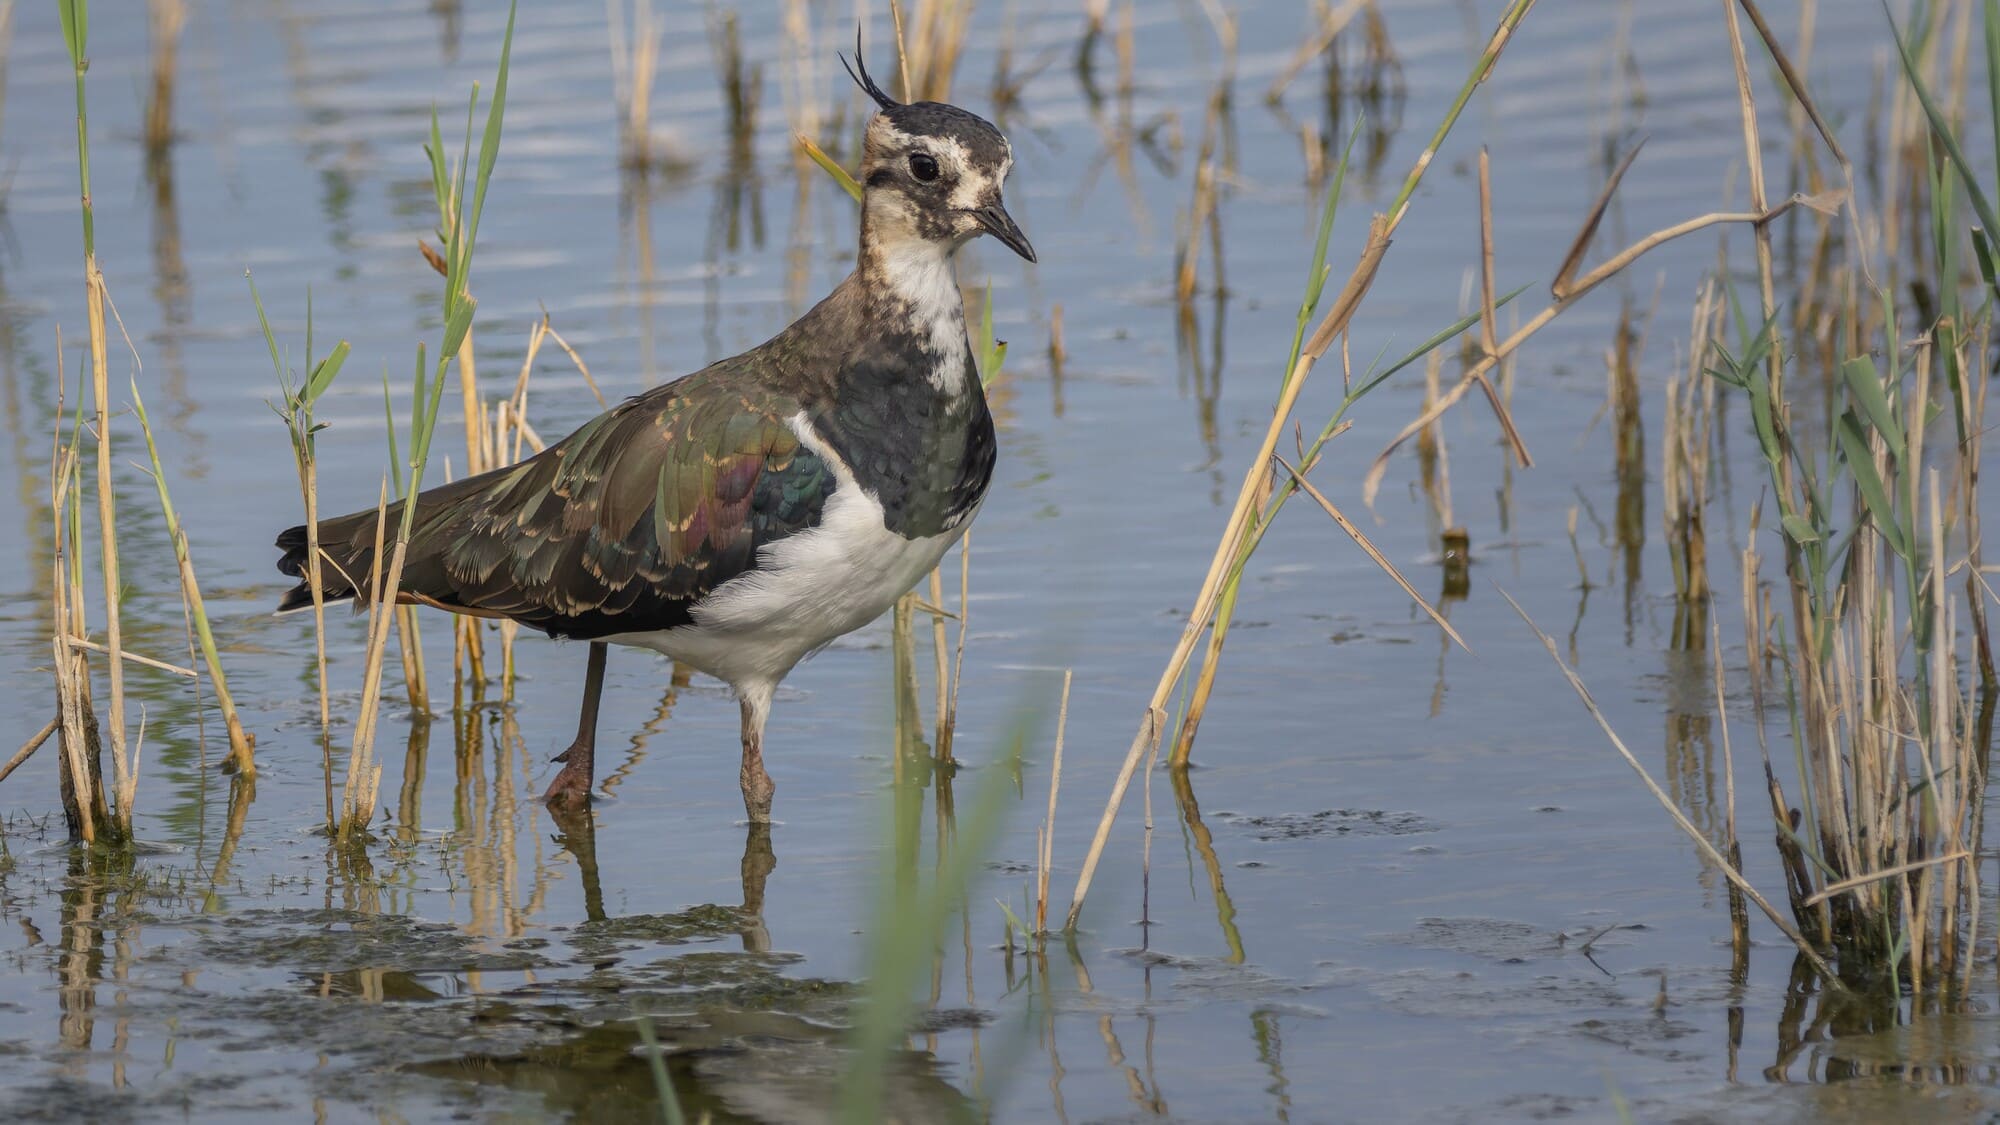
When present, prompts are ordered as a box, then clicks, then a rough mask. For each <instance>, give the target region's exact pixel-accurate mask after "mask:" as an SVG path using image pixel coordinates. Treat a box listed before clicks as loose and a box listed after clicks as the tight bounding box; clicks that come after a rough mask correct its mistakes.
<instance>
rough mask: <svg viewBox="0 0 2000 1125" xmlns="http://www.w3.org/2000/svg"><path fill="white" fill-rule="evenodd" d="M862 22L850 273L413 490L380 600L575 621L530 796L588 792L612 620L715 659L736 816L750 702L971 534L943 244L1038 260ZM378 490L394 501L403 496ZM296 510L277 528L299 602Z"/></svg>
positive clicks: (534, 620) (995, 154) (356, 573)
mask: <svg viewBox="0 0 2000 1125" xmlns="http://www.w3.org/2000/svg"><path fill="white" fill-rule="evenodd" d="M860 46H861V44H860V37H859V36H858V35H857V36H856V41H855V58H854V63H853V65H852V66H849V65H847V59H846V57H845V56H844V55H843V56H842V58H841V63H842V65H843V66H844V67H845V68H846V70H847V73H848V76H849V77H850V78H852V79H853V80H854V82H855V84H856V85H857V86H859V87H860V88H861V89H862V91H863V92H864V93H865V94H866V95H867V96H868V97H869V98H870V99H871V100H872V101H873V102H874V103H875V106H876V112H875V113H874V114H873V115H872V116H871V117H870V119H869V121H868V124H867V126H866V128H865V131H864V134H863V145H862V158H861V174H860V176H859V177H858V179H859V181H860V183H861V188H862V191H861V223H860V245H859V251H858V253H857V255H856V259H855V266H854V270H853V272H852V273H850V274H849V275H848V276H847V277H846V278H845V279H844V280H842V281H841V282H840V283H839V284H838V285H836V286H835V287H834V288H833V290H832V291H831V292H830V293H829V294H828V295H827V296H826V297H825V298H824V299H823V300H821V301H820V302H819V303H818V304H817V305H815V306H813V308H812V309H810V310H809V311H807V312H806V313H805V314H804V315H803V316H801V317H800V318H799V319H798V320H797V321H795V322H794V323H792V324H791V325H790V326H788V327H786V328H785V329H784V330H783V331H781V332H779V333H778V334H777V335H775V336H773V337H771V338H770V339H769V340H766V341H765V342H764V343H762V344H759V345H757V346H756V347H754V348H751V349H750V350H749V351H746V352H744V353H742V354H740V355H736V356H732V357H730V358H728V359H723V360H719V361H717V362H715V363H712V364H710V365H708V366H707V367H704V368H701V369H700V370H698V371H695V372H694V373H692V374H689V375H685V376H683V377H681V378H679V379H676V380H674V381H672V382H668V383H665V384H662V385H660V386H657V387H654V388H652V389H650V390H647V391H644V392H642V393H640V394H638V395H635V396H633V397H631V398H628V399H625V400H624V401H623V402H621V403H619V404H618V405H617V406H615V407H613V408H611V409H610V410H608V411H606V412H605V413H603V414H600V415H598V416H597V417H595V418H593V419H591V420H590V421H588V422H586V423H584V424H583V425H582V426H581V427H580V428H578V429H577V430H576V431H575V432H574V433H572V434H570V435H569V436H567V437H565V438H563V439H562V440H561V441H558V442H555V443H554V444H552V445H549V446H548V447H547V448H545V449H543V450H542V451H541V452H540V453H537V454H535V455H534V456H533V457H530V458H529V459H527V460H525V461H522V462H519V463H517V464H514V465H510V466H505V467H502V468H498V469H494V470H492V471H490V472H485V473H481V474H478V475H476V476H471V477H467V478H465V479H463V480H458V481H453V482H451V483H448V484H444V485H440V486H438V487H435V488H431V489H428V490H426V491H423V492H421V493H419V494H418V495H417V497H416V506H417V507H416V512H415V514H414V516H413V519H412V524H411V531H410V537H409V542H408V546H407V549H406V556H405V562H404V567H403V574H402V583H401V588H400V590H399V591H398V598H397V600H398V601H399V602H403V603H412V604H418V605H427V606H432V607H434V608H437V609H442V610H446V611H449V612H451V613H456V614H468V615H472V616H476V617H486V618H499V619H505V620H511V621H516V622H519V623H520V624H521V625H524V626H528V627H530V628H535V629H540V630H542V631H543V632H545V633H547V634H548V635H550V636H551V637H555V638H558V639H566V640H580V641H585V642H587V643H588V645H589V658H588V661H587V665H586V670H585V676H584V687H583V701H582V706H581V709H580V713H579V715H578V719H577V733H576V738H575V740H574V741H573V742H572V743H571V744H570V745H569V747H568V748H567V749H565V750H563V751H562V752H561V753H559V754H557V755H556V756H555V760H556V761H558V762H561V763H562V769H561V770H560V771H559V772H558V773H557V774H556V776H555V778H554V779H553V780H552V781H551V782H550V784H549V786H548V790H547V792H545V793H544V794H543V798H544V800H545V801H547V802H548V803H549V804H550V805H551V806H553V807H557V808H562V809H574V808H579V807H582V806H585V805H587V804H588V803H589V802H590V799H591V789H592V786H593V784H594V780H593V771H594V763H593V756H594V749H595V743H596V732H597V712H598V703H599V698H600V696H601V695H602V692H603V688H604V667H605V662H606V655H607V651H608V647H609V646H610V645H620V646H629V647H636V648H641V649H651V650H653V651H656V652H659V653H663V654H665V655H667V656H669V657H671V658H672V659H674V660H675V661H678V662H681V663H683V664H686V665H688V666H691V667H693V668H694V669H696V670H698V671H701V672H704V673H706V674H708V675H710V676H713V677H715V678H717V679H720V680H722V681H723V682H725V683H727V684H728V685H729V686H730V688H731V689H732V690H733V691H734V694H735V696H736V699H737V703H738V709H739V712H740V718H741V733H742V740H741V741H742V760H741V769H740V771H739V780H740V783H741V788H742V792H743V807H744V811H745V813H746V814H747V815H748V817H749V819H750V822H751V823H753V824H764V823H769V822H770V819H771V804H772V793H773V791H774V789H775V786H774V784H773V782H772V781H771V777H770V773H769V771H768V770H767V769H766V768H765V766H764V726H765V722H766V720H767V719H768V717H769V714H770V709H771V699H772V695H773V693H774V692H775V690H776V689H777V687H778V684H779V683H780V682H781V681H782V680H784V678H785V677H786V676H787V675H788V674H789V673H790V672H791V671H792V669H793V668H794V667H795V666H797V665H798V663H799V662H800V661H801V660H803V659H805V658H806V657H807V656H809V655H810V654H812V653H814V652H816V651H818V650H819V649H821V648H823V647H825V646H826V645H827V644H828V643H830V642H831V641H833V640H834V639H835V638H837V637H840V636H842V635H844V634H846V633H849V632H852V631H853V630H855V629H858V628H860V627H862V626H864V625H866V624H868V623H869V622H871V621H873V620H875V619H876V618H878V617H880V616H881V615H882V614H883V613H884V612H885V611H886V610H888V609H889V608H890V606H891V605H892V604H894V602H895V601H896V599H897V598H898V597H900V596H902V595H903V594H904V593H905V592H907V591H908V590H909V589H910V588H911V587H912V586H914V585H915V584H916V583H917V581H918V580H919V579H920V578H921V577H922V576H923V575H925V574H927V573H929V572H930V571H931V570H932V569H933V568H934V567H935V566H936V565H937V563H938V560H939V559H940V558H941V557H942V556H943V555H944V553H945V551H946V550H948V549H949V548H950V547H951V545H952V544H954V543H956V542H957V541H958V540H959V538H960V537H961V536H963V535H964V534H965V531H966V529H967V527H968V526H969V525H970V524H971V522H972V519H973V517H974V516H975V515H976V514H977V513H978V511H979V508H980V505H981V503H982V501H983V500H984V499H985V496H986V493H987V487H988V485H989V483H990V482H991V480H992V477H993V467H994V461H995V457H996V453H997V449H996V441H995V435H994V428H993V416H992V413H991V412H990V411H989V409H988V407H987V403H986V395H985V391H984V389H983V387H982V385H981V382H980V377H979V372H978V370H977V367H976V364H975V362H974V359H973V354H972V345H971V341H970V339H969V338H968V337H967V335H966V328H965V302H964V298H963V296H962V294H961V292H960V290H959V287H958V280H957V276H956V269H955V256H956V254H957V252H958V250H959V249H960V248H961V247H963V246H964V245H965V244H966V243H968V242H970V241H971V240H972V239H973V238H976V237H979V236H982V235H985V236H990V237H992V238H994V239H995V240H997V241H999V242H1000V243H1001V244H1002V245H1004V246H1006V247H1007V248H1008V249H1010V250H1012V251H1013V252H1014V253H1016V254H1018V255H1020V256H1021V257H1022V258H1023V259H1025V260H1026V261H1028V262H1030V263H1033V262H1034V261H1035V260H1036V258H1035V251H1034V247H1033V246H1032V245H1030V243H1029V241H1028V238H1027V236H1026V235H1025V234H1023V233H1022V232H1021V228H1020V227H1019V226H1018V225H1017V224H1016V223H1015V221H1014V219H1013V218H1012V217H1011V216H1010V215H1009V214H1008V212H1007V208H1006V205H1005V203H1004V202H1003V200H1002V197H1001V189H1002V187H1003V186H1004V184H1005V183H1006V180H1007V176H1008V173H1009V172H1010V171H1011V170H1012V168H1013V163H1014V153H1013V148H1012V146H1011V145H1010V144H1009V143H1008V141H1007V138H1006V137H1005V136H1004V135H1002V133H1001V132H1000V130H999V129H998V128H996V127H995V126H994V125H993V124H992V123H991V122H988V121H987V120H985V119H984V118H982V117H980V116H978V115H977V114H975V113H972V112H971V111H969V110H965V109H962V108H960V107H958V106H954V105H949V104H945V103H941V102H928V101H915V102H909V103H904V102H899V101H896V100H895V99H894V98H892V97H890V96H889V95H888V94H887V93H885V92H884V91H883V90H882V89H881V87H880V86H878V85H877V84H876V83H875V81H874V79H873V78H871V77H870V76H869V74H868V68H867V66H866V64H865V63H864V62H863V60H862V58H861V49H860ZM403 503H407V501H397V502H394V503H392V504H390V505H389V511H388V524H387V526H391V527H394V526H397V523H398V521H399V520H400V518H401V512H402V508H401V506H402V504H403ZM377 519H378V512H377V510H376V509H368V510H365V511H360V512H354V513H351V514H348V515H343V516H338V517H335V518H331V519H326V520H322V521H320V523H319V534H318V536H317V539H318V542H319V548H320V552H321V555H322V559H323V560H324V562H325V563H327V564H330V565H323V566H321V568H320V595H321V599H322V601H323V602H329V603H330V602H339V601H343V600H355V601H365V593H364V591H365V589H366V588H367V585H366V584H365V583H362V581H361V580H362V579H364V578H366V577H367V576H369V575H371V574H372V573H373V571H374V567H375V565H376V563H377V561H378V560H377V558H376V527H377ZM307 542H308V540H307V535H306V528H305V526H304V525H300V526H296V527H291V528H287V529H286V530H285V531H284V532H282V533H281V534H280V535H279V536H278V539H277V546H278V548H279V549H280V550H281V551H282V552H283V554H282V556H281V558H280V559H279V562H278V569H279V570H280V571H281V572H283V573H285V574H287V575H290V576H292V577H295V578H299V579H300V580H301V581H300V582H299V584H298V585H297V586H295V587H293V588H291V589H290V590H288V591H287V592H286V593H285V594H284V596H283V597H282V599H281V600H280V603H279V611H280V612H284V611H287V610H293V609H299V608H303V607H307V606H310V605H311V604H312V602H313V591H312V590H311V589H310V587H309V582H310V579H309V578H307V574H308V568H307V565H306V564H307V558H306V551H307Z"/></svg>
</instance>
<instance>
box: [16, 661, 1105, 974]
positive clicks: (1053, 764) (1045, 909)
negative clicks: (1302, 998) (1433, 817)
mask: <svg viewBox="0 0 2000 1125" xmlns="http://www.w3.org/2000/svg"><path fill="white" fill-rule="evenodd" d="M1074 672H1075V669H1072V668H1065V669H1063V686H1062V702H1061V703H1059V704H1057V705H1056V749H1055V755H1054V756H1053V758H1052V759H1051V760H1050V762H1049V812H1048V817H1047V819H1045V820H1044V821H1043V822H1042V831H1041V833H1040V840H1039V843H1040V845H1041V854H1040V855H1038V856H1037V857H1036V860H1035V933H1036V935H1038V936H1039V935H1041V934H1045V933H1048V932H1049V874H1050V872H1051V871H1052V870H1053V869H1054V866H1055V839H1056V793H1057V792H1058V791H1059V790H1061V789H1062V761H1063V734H1064V732H1065V731H1067V730H1068V729H1069V683H1070V677H1071V676H1072V675H1073V674H1074ZM5 776H6V775H5V774H0V778H4V777H5Z"/></svg>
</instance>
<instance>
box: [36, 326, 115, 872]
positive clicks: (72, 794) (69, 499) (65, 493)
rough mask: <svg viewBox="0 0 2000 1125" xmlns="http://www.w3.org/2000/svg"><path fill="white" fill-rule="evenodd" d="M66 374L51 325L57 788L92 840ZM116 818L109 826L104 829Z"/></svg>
mask: <svg viewBox="0 0 2000 1125" xmlns="http://www.w3.org/2000/svg"><path fill="white" fill-rule="evenodd" d="M68 389H69V375H68V372H67V371H66V370H65V369H64V364H63V347H62V330H61V329H60V328H58V329H57V330H56V416H55V434H54V439H55V440H54V442H53V444H52V448H51V452H50V459H49V494H50V495H49V510H50V514H51V517H52V522H53V525H54V527H55V551H54V554H53V557H52V558H51V559H50V563H49V567H50V571H51V578H52V581H51V583H50V586H51V589H52V591H53V594H54V597H53V605H52V607H51V610H52V612H51V615H50V616H51V622H50V624H51V632H52V633H53V636H52V637H51V639H50V642H49V643H50V646H51V648H52V649H53V651H54V656H55V680H56V713H57V717H58V718H59V719H60V720H61V726H60V729H61V750H62V758H63V762H62V766H63V768H62V771H61V779H62V780H61V783H60V786H59V788H60V791H61V796H62V800H63V815H64V819H65V821H66V822H67V823H68V827H69V832H70V838H71V839H72V840H81V841H83V842H84V843H86V844H90V843H95V842H96V841H97V828H98V825H99V823H101V822H102V821H103V820H108V819H109V816H108V813H107V812H106V810H105V807H104V804H103V800H102V789H101V787H100V786H99V785H98V784H97V773H98V771H97V768H96V767H97V765H98V762H99V756H100V748H99V744H98V740H97V721H96V715H95V709H94V707H93V705H92V703H91V698H90V665H89V662H88V661H87V660H86V659H85V657H84V656H83V655H82V654H81V653H78V652H77V651H75V645H73V644H72V643H71V639H72V638H73V637H76V636H78V635H81V634H82V633H83V631H84V629H85V627H86V622H85V620H84V615H83V601H84V594H83V559H82V551H83V503H82V492H83V482H82V471H81V465H80V461H81V451H80V449H79V444H80V442H81V440H82V434H81V431H82V417H81V411H79V412H78V415H77V418H76V422H75V425H74V426H73V428H72V429H71V430H70V435H69V437H68V439H67V440H65V438H64V435H63V424H64V422H65V420H66V418H67V417H68V416H67V415H66V413H65V411H64V405H65V404H64V398H65V396H66V395H67V393H68ZM111 827H113V826H107V830H110V828H111Z"/></svg>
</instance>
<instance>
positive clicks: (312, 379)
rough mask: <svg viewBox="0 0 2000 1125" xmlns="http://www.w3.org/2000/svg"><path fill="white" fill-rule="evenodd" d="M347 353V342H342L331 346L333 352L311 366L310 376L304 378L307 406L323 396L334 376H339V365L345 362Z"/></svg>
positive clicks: (331, 383)
mask: <svg viewBox="0 0 2000 1125" xmlns="http://www.w3.org/2000/svg"><path fill="white" fill-rule="evenodd" d="M348 351H349V348H348V346H347V341H345V340H342V341H341V342H340V343H338V344H335V345H334V346H333V350H332V351H330V352H328V353H327V355H326V358H325V359H322V360H320V361H319V362H318V363H316V364H314V365H313V369H312V374H311V375H309V376H307V377H306V402H307V403H308V404H311V403H314V402H318V401H319V396H320V395H323V394H325V393H326V389H327V388H328V387H330V386H332V385H333V379H334V376H336V375H339V374H340V367H341V365H342V364H344V363H346V362H347V353H348Z"/></svg>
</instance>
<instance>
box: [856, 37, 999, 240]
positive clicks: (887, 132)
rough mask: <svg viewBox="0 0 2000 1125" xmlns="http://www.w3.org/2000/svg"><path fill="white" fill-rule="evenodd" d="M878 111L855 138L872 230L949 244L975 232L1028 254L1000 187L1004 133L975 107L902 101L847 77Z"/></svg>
mask: <svg viewBox="0 0 2000 1125" xmlns="http://www.w3.org/2000/svg"><path fill="white" fill-rule="evenodd" d="M855 81H856V82H857V83H860V85H861V88H862V89H863V90H866V91H868V93H869V96H870V97H873V98H874V99H875V101H876V104H877V105H879V106H881V107H882V112H880V113H878V114H876V115H875V117H874V119H873V120H871V121H870V122H869V123H868V131H867V134H866V137H865V138H864V140H863V144H862V159H861V182H862V189H863V194H862V207H863V211H864V213H865V215H866V218H867V222H868V225H869V228H870V233H871V236H872V237H875V238H877V239H884V240H892V241H900V240H903V239H912V238H914V239H922V240H924V241H926V242H930V243H935V244H939V245H942V246H943V247H944V248H945V250H946V251H947V252H949V251H951V250H956V249H957V248H959V247H960V246H963V245H965V243H967V242H968V241H970V240H971V239H973V238H975V237H977V236H978V235H981V234H990V235H992V236H993V237H994V238H996V239H999V240H1000V242H1001V244H1002V245H1004V246H1006V247H1007V248H1008V249H1009V250H1012V251H1013V252H1014V253H1016V254H1019V255H1020V256H1021V257H1023V258H1026V259H1027V260H1028V261H1030V262H1032V261H1034V260H1035V249H1034V247H1032V246H1030V245H1029V244H1028V237H1027V236H1026V235H1024V234H1022V233H1021V228H1020V227H1018V226H1016V225H1015V223H1014V220H1013V218H1012V217H1011V216H1009V215H1008V214H1007V208H1006V206H1005V205H1004V204H1003V203H1002V202H1001V199H1000V189H1001V187H1002V186H1003V185H1004V184H1005V183H1006V182H1007V173H1008V172H1009V171H1010V170H1011V169H1012V168H1013V167H1014V149H1013V146H1012V145H1009V144H1008V143H1007V138H1006V137H1003V136H1001V135H1000V130H998V129H995V128H994V127H993V126H992V125H991V124H990V123H988V122H987V121H986V120H985V119H984V118H982V117H980V116H979V115H978V114H975V113H970V112H967V111H966V110H963V109H960V108H958V107H957V106H954V105H945V104H944V103H942V102H913V103H911V104H909V105H903V104H901V103H899V102H896V101H894V100H893V99H891V98H889V96H888V95H886V94H884V93H882V92H881V90H879V89H878V88H876V86H875V84H874V82H873V81H871V80H870V79H869V78H868V72H867V71H866V70H863V71H861V73H860V74H859V75H857V76H856V77H855Z"/></svg>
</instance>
